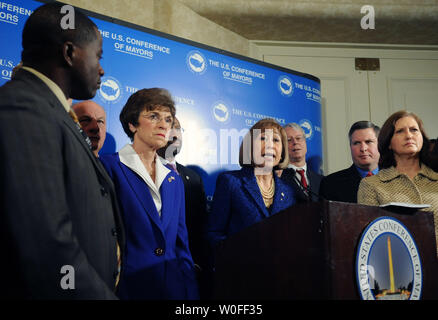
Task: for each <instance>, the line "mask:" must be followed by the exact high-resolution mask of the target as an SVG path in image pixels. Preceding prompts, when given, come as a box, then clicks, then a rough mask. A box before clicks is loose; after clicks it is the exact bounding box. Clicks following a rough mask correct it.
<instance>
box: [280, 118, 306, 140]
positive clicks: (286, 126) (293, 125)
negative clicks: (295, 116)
mask: <svg viewBox="0 0 438 320" xmlns="http://www.w3.org/2000/svg"><path fill="white" fill-rule="evenodd" d="M283 128H284V129H286V128H292V129H296V130H299V131H301V132H302V133H303V136H304V139H306V133H305V132H304V129H303V127H302V126H300V125H299V124H298V123H296V122H290V123H288V124H286V125H284V126H283Z"/></svg>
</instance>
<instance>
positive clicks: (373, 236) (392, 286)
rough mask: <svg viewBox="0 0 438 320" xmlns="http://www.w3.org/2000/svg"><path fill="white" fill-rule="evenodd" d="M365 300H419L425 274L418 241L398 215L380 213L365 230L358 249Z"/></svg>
mask: <svg viewBox="0 0 438 320" xmlns="http://www.w3.org/2000/svg"><path fill="white" fill-rule="evenodd" d="M355 272H356V280H357V286H358V289H359V292H360V295H361V298H362V299H364V300H419V299H420V297H421V291H422V284H423V275H422V268H421V259H420V255H419V253H418V249H417V245H416V244H415V241H414V239H413V238H412V236H411V234H410V232H409V231H408V229H407V228H406V227H405V226H404V225H403V224H402V223H401V222H400V221H399V220H397V219H395V218H392V217H380V218H377V219H375V220H374V221H372V222H371V223H370V224H369V225H368V226H367V228H366V229H365V230H364V232H363V234H362V237H361V239H360V242H359V246H358V249H357V253H356V270H355Z"/></svg>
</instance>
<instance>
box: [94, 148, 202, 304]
mask: <svg viewBox="0 0 438 320" xmlns="http://www.w3.org/2000/svg"><path fill="white" fill-rule="evenodd" d="M99 159H100V160H101V161H102V163H103V165H104V166H105V168H106V170H107V171H108V173H109V175H110V177H111V178H112V179H113V181H114V185H115V188H116V193H117V196H118V200H119V204H120V207H121V210H122V216H123V222H124V225H125V226H126V248H125V254H124V256H123V263H122V273H121V277H120V283H119V290H118V295H119V297H120V298H121V299H172V300H174V299H175V300H176V299H181V300H187V299H198V298H199V293H198V287H197V282H196V274H195V270H194V266H193V260H192V257H191V254H190V251H189V246H188V236H187V228H186V224H185V209H184V206H185V205H184V186H183V182H182V180H181V178H180V177H179V176H178V175H177V174H176V173H174V172H173V171H171V172H169V174H168V175H167V176H166V178H165V179H164V181H163V183H162V185H161V187H160V194H161V201H162V208H161V217H160V216H159V215H158V211H157V209H156V207H155V204H154V201H153V199H152V196H151V194H150V191H149V188H148V186H147V184H146V182H145V181H144V180H143V179H142V178H141V177H140V176H138V175H137V174H136V173H135V172H134V171H132V170H131V169H130V168H128V167H127V166H125V165H124V164H123V163H121V162H120V158H119V155H118V154H117V153H116V154H112V155H103V156H101V157H100V158H99Z"/></svg>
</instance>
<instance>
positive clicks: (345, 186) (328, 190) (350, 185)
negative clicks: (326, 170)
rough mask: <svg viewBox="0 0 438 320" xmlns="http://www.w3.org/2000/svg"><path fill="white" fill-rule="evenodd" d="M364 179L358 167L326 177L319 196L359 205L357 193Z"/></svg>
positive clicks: (352, 166)
mask: <svg viewBox="0 0 438 320" xmlns="http://www.w3.org/2000/svg"><path fill="white" fill-rule="evenodd" d="M361 180H362V177H361V176H360V174H359V172H358V171H357V169H356V167H355V166H354V164H353V165H351V167H349V168H348V169H344V170H341V171H337V172H334V173H332V174H329V175H328V176H326V177H324V178H323V179H322V181H321V186H320V188H319V195H320V196H321V197H322V198H323V199H326V200H333V201H341V202H351V203H357V191H358V189H359V184H360V181H361Z"/></svg>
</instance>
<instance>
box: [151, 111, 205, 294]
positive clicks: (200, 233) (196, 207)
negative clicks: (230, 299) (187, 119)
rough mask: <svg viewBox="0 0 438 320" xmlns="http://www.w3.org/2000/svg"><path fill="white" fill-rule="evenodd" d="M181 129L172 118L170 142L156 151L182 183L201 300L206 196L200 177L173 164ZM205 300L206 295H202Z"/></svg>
mask: <svg viewBox="0 0 438 320" xmlns="http://www.w3.org/2000/svg"><path fill="white" fill-rule="evenodd" d="M182 130H183V129H182V128H181V124H180V123H179V120H178V119H177V118H175V121H174V123H173V127H172V130H171V131H170V136H169V142H168V143H167V145H166V146H165V147H163V148H161V149H159V150H158V154H159V155H160V156H161V158H162V159H163V163H164V164H165V165H167V166H168V167H171V168H172V169H173V170H175V171H176V172H177V173H178V174H179V175H180V177H181V179H182V181H183V183H184V195H185V207H186V225H187V232H188V235H189V248H190V252H191V254H192V258H193V261H194V263H195V266H196V267H197V268H198V272H199V273H201V275H200V278H201V283H200V290H201V297H202V295H203V293H204V292H205V290H204V287H205V286H204V285H203V283H202V279H203V275H202V272H203V270H204V269H205V266H206V263H207V262H206V259H207V258H206V250H207V248H208V246H207V243H206V240H205V237H204V230H205V224H206V223H207V198H206V196H205V190H204V184H203V182H202V179H201V177H200V176H199V174H197V173H196V172H195V171H194V170H192V169H190V168H188V167H186V166H183V165H182V164H180V163H178V162H176V160H175V156H176V155H177V154H178V153H179V152H180V150H181V147H182ZM204 297H205V294H204Z"/></svg>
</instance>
